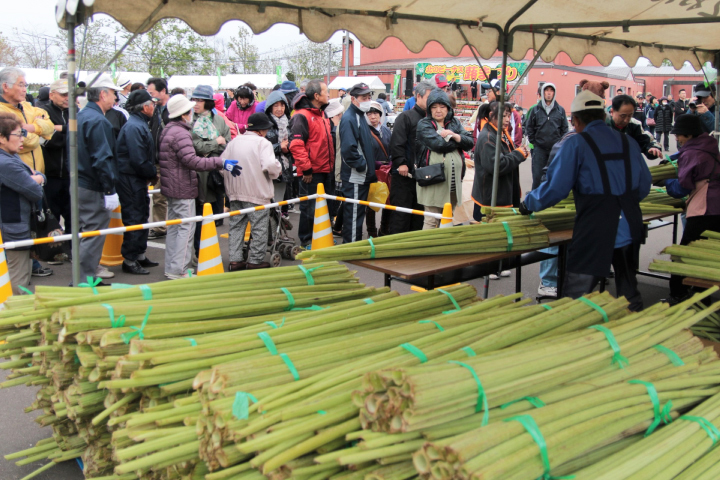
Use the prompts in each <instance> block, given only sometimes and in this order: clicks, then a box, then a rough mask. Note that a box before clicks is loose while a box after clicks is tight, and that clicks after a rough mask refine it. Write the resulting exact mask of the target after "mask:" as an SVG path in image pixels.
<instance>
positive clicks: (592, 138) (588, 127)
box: [520, 90, 651, 311]
mask: <svg viewBox="0 0 720 480" xmlns="http://www.w3.org/2000/svg"><path fill="white" fill-rule="evenodd" d="M603 106H604V102H603V99H602V98H600V97H598V96H597V95H595V94H594V93H592V92H590V91H589V90H584V91H582V92H580V94H578V95H577V96H576V97H575V99H574V100H573V103H572V108H571V112H572V123H573V126H574V127H575V131H576V132H577V133H578V134H577V135H573V136H572V137H569V138H567V139H566V140H565V142H564V144H563V145H562V147H560V150H559V151H558V153H557V156H556V157H555V159H554V160H553V162H552V163H551V164H550V167H549V169H548V172H547V181H546V182H544V183H542V184H541V185H540V186H539V187H538V188H537V189H535V190H532V191H531V192H530V193H528V195H527V196H526V197H525V201H524V202H523V203H522V204H521V206H520V212H521V213H522V214H524V215H527V214H529V213H530V212H538V211H540V210H544V209H546V208H549V207H552V206H553V205H555V204H556V203H558V202H559V201H561V200H563V199H564V198H566V197H567V196H568V194H569V193H570V191H571V190H572V191H573V193H574V197H575V208H576V211H577V214H576V216H575V228H574V229H573V239H572V244H571V245H570V248H569V253H568V262H567V265H568V267H567V276H566V278H565V284H564V286H563V293H564V295H565V296H566V297H570V298H578V297H580V296H582V295H584V294H586V293H590V292H592V291H593V289H594V288H595V287H596V286H597V284H598V283H599V282H600V280H601V279H603V278H605V277H607V276H608V274H609V273H610V265H611V264H612V266H613V267H614V269H615V285H616V287H617V296H625V298H627V300H628V301H629V302H630V307H629V308H630V310H633V311H638V310H642V296H641V295H640V292H639V291H638V289H637V279H636V277H635V272H636V270H637V258H638V256H637V254H638V251H639V248H640V242H641V241H642V238H643V221H642V213H641V212H640V201H641V200H642V199H643V198H645V197H646V196H647V194H648V193H649V192H650V183H651V176H650V171H649V170H648V167H647V164H646V163H645V160H644V158H643V156H642V153H640V147H639V146H638V144H637V142H635V140H633V139H632V138H630V137H628V136H627V135H623V134H621V133H619V132H616V131H614V130H613V129H611V128H610V127H609V126H607V125H606V124H605V111H604V108H603Z"/></svg>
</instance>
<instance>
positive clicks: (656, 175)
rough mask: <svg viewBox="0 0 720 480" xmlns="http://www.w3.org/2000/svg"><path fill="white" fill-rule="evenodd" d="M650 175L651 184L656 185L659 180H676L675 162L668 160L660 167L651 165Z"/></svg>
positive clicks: (676, 169)
mask: <svg viewBox="0 0 720 480" xmlns="http://www.w3.org/2000/svg"><path fill="white" fill-rule="evenodd" d="M649 169H650V175H652V183H657V182H659V181H661V180H669V179H671V178H678V168H677V161H674V160H670V161H669V162H668V163H664V164H661V165H653V166H651V167H649Z"/></svg>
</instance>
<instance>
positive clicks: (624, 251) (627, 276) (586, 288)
mask: <svg viewBox="0 0 720 480" xmlns="http://www.w3.org/2000/svg"><path fill="white" fill-rule="evenodd" d="M639 250H640V244H630V245H626V246H624V247H620V248H616V249H615V251H614V252H613V258H612V266H613V269H614V270H615V289H616V290H617V296H618V297H625V298H626V299H627V301H628V302H630V306H629V307H628V308H629V309H630V310H631V311H633V312H638V311H640V310H642V309H643V301H642V296H641V295H640V291H639V290H638V288H637V285H638V284H637V278H636V272H637V268H638V262H637V258H638V254H637V253H638V251H639ZM602 279H603V277H596V276H594V275H587V274H584V273H573V272H570V271H568V272H567V273H566V275H565V283H564V284H563V296H565V297H570V298H580V297H582V296H583V295H585V294H587V293H590V292H592V291H593V290H595V287H597V285H598V283H600V281H601V280H602Z"/></svg>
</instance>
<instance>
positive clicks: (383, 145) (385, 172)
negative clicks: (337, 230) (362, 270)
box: [365, 102, 392, 237]
mask: <svg viewBox="0 0 720 480" xmlns="http://www.w3.org/2000/svg"><path fill="white" fill-rule="evenodd" d="M365 118H366V119H367V122H368V124H369V125H370V133H371V134H372V136H373V139H374V140H375V141H376V142H377V146H378V148H376V149H375V174H376V175H377V177H378V181H380V182H384V183H386V184H387V183H388V180H389V173H390V167H391V164H390V155H389V153H390V135H392V134H391V133H390V129H389V128H388V127H386V126H385V125H383V124H382V119H383V107H382V105H380V102H370V110H368V111H367V113H366V114H365ZM389 187H390V185H388V188H389ZM389 222H390V210H387V209H384V208H383V209H382V212H381V213H380V231H379V232H378V229H377V224H376V223H375V211H374V210H372V209H371V208H369V207H368V208H367V209H366V210H365V225H366V226H367V231H368V235H369V236H371V237H377V236H378V233H380V236H383V235H387V234H388V233H389V231H388V230H389V228H390V224H389Z"/></svg>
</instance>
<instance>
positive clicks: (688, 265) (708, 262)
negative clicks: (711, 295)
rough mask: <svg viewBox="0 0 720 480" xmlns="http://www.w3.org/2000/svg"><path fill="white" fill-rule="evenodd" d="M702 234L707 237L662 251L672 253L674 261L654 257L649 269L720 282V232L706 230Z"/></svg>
mask: <svg viewBox="0 0 720 480" xmlns="http://www.w3.org/2000/svg"><path fill="white" fill-rule="evenodd" d="M702 236H703V237H705V238H706V239H705V240H696V241H694V242H690V244H688V245H671V246H669V247H667V248H665V249H664V250H663V251H662V252H661V253H665V254H668V255H671V256H672V260H673V261H671V262H668V261H665V260H658V259H654V260H653V261H652V263H651V264H650V266H649V268H648V269H649V270H650V271H651V272H664V273H670V274H672V275H681V276H683V277H692V278H701V279H704V280H710V281H713V282H720V233H718V232H712V231H705V232H703V234H702Z"/></svg>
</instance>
